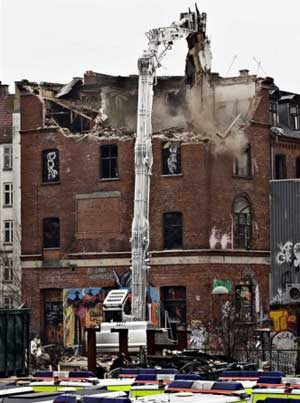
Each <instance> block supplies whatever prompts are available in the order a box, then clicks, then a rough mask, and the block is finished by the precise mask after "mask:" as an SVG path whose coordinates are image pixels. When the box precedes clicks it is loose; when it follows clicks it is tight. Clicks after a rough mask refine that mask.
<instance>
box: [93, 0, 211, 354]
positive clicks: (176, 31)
mask: <svg viewBox="0 0 300 403" xmlns="http://www.w3.org/2000/svg"><path fill="white" fill-rule="evenodd" d="M205 30H206V14H205V13H202V14H200V13H199V11H198V8H197V5H196V11H195V12H191V11H190V10H189V11H188V12H187V13H182V14H181V15H180V21H178V22H174V23H172V24H171V25H170V26H169V27H165V28H155V29H152V30H150V31H149V32H147V33H146V36H147V37H148V39H149V42H148V49H147V50H145V51H144V52H143V55H142V57H141V58H139V60H138V69H139V83H138V88H139V89H138V112H137V135H136V142H135V191H134V217H133V222H132V237H131V250H132V256H131V258H132V307H131V308H132V309H131V315H128V310H127V312H126V309H125V305H126V293H127V291H126V290H112V291H110V292H109V293H108V295H107V297H106V299H105V301H104V303H103V312H104V316H105V322H106V323H102V324H101V332H100V334H99V336H97V337H98V340H97V344H98V343H99V345H100V349H102V351H105V349H108V347H107V346H108V345H111V346H113V345H114V346H115V343H114V340H115V339H113V338H114V337H116V336H117V335H116V334H113V333H110V332H111V329H112V328H113V326H114V325H113V323H112V322H123V324H124V326H125V327H126V326H127V328H128V329H129V330H130V329H132V334H131V333H130V332H129V346H130V345H131V344H132V345H136V346H139V345H141V344H142V343H141V342H140V341H138V340H137V338H139V336H137V335H138V334H139V331H140V330H141V329H142V330H141V332H142V333H143V336H141V338H140V340H142V339H143V340H145V337H144V336H145V334H146V333H145V330H146V328H147V322H146V316H147V315H146V307H147V288H148V281H147V277H148V276H147V272H148V270H149V265H148V264H149V257H148V248H149V241H150V238H149V193H150V176H151V169H152V144H151V135H152V125H151V120H152V104H153V87H154V85H155V79H156V70H157V69H158V68H159V67H160V65H161V64H160V63H161V60H162V59H163V57H164V56H165V54H166V52H167V51H168V50H169V49H171V47H172V45H173V43H174V41H176V40H178V39H182V38H186V39H187V42H188V48H189V52H188V55H187V61H186V81H187V83H188V84H190V85H193V84H195V83H199V82H200V83H201V80H202V78H203V73H204V72H205V71H209V70H210V57H211V53H210V48H209V41H208V39H207V37H206V34H205ZM127 308H128V305H127ZM130 320H131V323H129V322H128V321H130ZM133 320H134V322H132V321H133ZM124 322H126V323H124ZM133 330H136V334H134V332H133ZM141 332H140V334H141Z"/></svg>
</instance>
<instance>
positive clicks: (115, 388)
mask: <svg viewBox="0 0 300 403" xmlns="http://www.w3.org/2000/svg"><path fill="white" fill-rule="evenodd" d="M130 388H131V385H110V386H107V390H109V391H110V392H112V391H114V392H116V391H117V392H119V391H123V392H129V391H130Z"/></svg>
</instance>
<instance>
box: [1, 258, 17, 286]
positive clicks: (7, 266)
mask: <svg viewBox="0 0 300 403" xmlns="http://www.w3.org/2000/svg"><path fill="white" fill-rule="evenodd" d="M7 274H8V275H7ZM13 281H14V273H13V260H12V258H8V259H5V260H4V265H3V283H12V282H13Z"/></svg>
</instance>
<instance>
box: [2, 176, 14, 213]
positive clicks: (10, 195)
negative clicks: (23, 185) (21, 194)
mask: <svg viewBox="0 0 300 403" xmlns="http://www.w3.org/2000/svg"><path fill="white" fill-rule="evenodd" d="M6 186H9V189H8V190H6V189H5V187H6ZM7 195H8V203H6V196H7ZM12 206H13V183H12V182H4V183H3V207H12Z"/></svg>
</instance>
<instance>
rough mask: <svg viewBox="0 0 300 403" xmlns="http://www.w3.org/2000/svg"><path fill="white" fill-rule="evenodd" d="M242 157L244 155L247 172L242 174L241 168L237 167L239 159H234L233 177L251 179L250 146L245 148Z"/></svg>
mask: <svg viewBox="0 0 300 403" xmlns="http://www.w3.org/2000/svg"><path fill="white" fill-rule="evenodd" d="M243 155H246V158H247V168H246V169H247V172H246V173H245V174H243V173H242V168H241V167H239V159H238V158H235V159H234V163H233V176H236V177H238V178H252V159H251V146H250V144H248V146H247V148H246V149H245V150H244V154H243ZM240 165H241V164H240Z"/></svg>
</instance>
